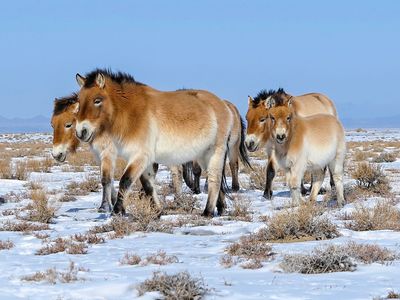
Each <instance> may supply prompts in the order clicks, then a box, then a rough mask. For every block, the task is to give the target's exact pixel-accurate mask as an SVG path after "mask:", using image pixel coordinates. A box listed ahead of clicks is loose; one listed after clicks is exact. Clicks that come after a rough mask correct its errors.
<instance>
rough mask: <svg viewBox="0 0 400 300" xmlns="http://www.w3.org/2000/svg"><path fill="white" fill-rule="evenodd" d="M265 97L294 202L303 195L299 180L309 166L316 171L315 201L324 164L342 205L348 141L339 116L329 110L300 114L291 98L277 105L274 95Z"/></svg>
mask: <svg viewBox="0 0 400 300" xmlns="http://www.w3.org/2000/svg"><path fill="white" fill-rule="evenodd" d="M266 101H267V106H268V108H269V121H268V123H269V124H268V126H269V127H270V134H271V143H272V146H273V148H274V152H275V158H276V162H277V163H278V165H279V166H280V167H281V168H282V169H283V170H285V172H286V180H287V182H288V185H289V187H290V192H291V196H292V199H293V201H294V203H295V204H298V202H299V200H300V199H301V193H300V184H301V180H302V178H303V177H304V172H305V171H306V170H308V171H311V173H312V175H313V180H314V181H313V185H312V189H311V195H310V200H312V201H315V200H316V197H317V194H318V191H319V189H320V188H321V184H322V182H323V180H324V175H325V168H326V166H329V169H330V171H331V172H332V177H333V181H334V182H335V187H336V193H337V201H338V205H339V206H340V207H341V206H343V203H344V196H343V166H344V159H345V155H346V142H345V134H344V129H343V126H342V125H341V123H340V122H339V120H338V119H337V118H336V117H335V116H332V115H327V114H316V115H313V116H309V117H301V116H298V115H296V113H295V112H294V111H293V107H292V106H291V103H292V100H289V101H288V102H287V104H283V105H278V106H275V101H274V99H273V98H269V99H268V100H266Z"/></svg>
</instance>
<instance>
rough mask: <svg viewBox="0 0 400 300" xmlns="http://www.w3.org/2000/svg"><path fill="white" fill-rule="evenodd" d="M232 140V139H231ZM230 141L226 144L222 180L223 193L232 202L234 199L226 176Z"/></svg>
mask: <svg viewBox="0 0 400 300" xmlns="http://www.w3.org/2000/svg"><path fill="white" fill-rule="evenodd" d="M229 139H230V137H229ZM229 139H228V142H227V143H226V152H225V156H224V165H223V167H222V179H221V191H222V192H223V193H224V194H225V195H226V196H227V197H228V198H229V199H231V200H232V197H231V195H230V193H229V186H228V183H227V181H226V175H225V166H226V159H227V157H228V152H229Z"/></svg>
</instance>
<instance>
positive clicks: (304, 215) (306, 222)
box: [258, 203, 340, 241]
mask: <svg viewBox="0 0 400 300" xmlns="http://www.w3.org/2000/svg"><path fill="white" fill-rule="evenodd" d="M265 221H266V224H267V227H266V228H262V229H261V230H260V231H259V232H258V235H259V236H260V239H263V240H266V241H296V240H324V239H332V238H335V237H338V236H339V235H340V234H339V232H338V231H337V228H336V225H335V224H333V223H332V222H331V221H330V220H329V219H328V217H326V216H323V209H322V208H321V207H318V206H316V205H315V204H314V203H303V204H301V205H300V206H299V207H297V208H290V209H287V210H284V211H281V212H278V213H276V214H275V215H273V216H272V217H267V218H266V219H265Z"/></svg>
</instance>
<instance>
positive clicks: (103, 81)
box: [96, 73, 106, 89]
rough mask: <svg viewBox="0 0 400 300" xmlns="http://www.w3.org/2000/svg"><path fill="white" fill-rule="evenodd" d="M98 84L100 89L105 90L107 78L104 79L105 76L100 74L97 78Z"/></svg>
mask: <svg viewBox="0 0 400 300" xmlns="http://www.w3.org/2000/svg"><path fill="white" fill-rule="evenodd" d="M96 84H97V85H98V86H99V88H101V89H102V88H104V86H105V84H106V78H105V77H104V75H103V74H101V73H99V74H97V76H96Z"/></svg>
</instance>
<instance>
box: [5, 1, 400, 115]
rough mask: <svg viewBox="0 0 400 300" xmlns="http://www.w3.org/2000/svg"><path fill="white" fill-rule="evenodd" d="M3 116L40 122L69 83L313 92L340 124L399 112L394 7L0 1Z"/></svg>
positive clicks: (243, 94)
mask: <svg viewBox="0 0 400 300" xmlns="http://www.w3.org/2000/svg"><path fill="white" fill-rule="evenodd" d="M0 41H1V44H0V59H1V73H0V80H1V81H0V82H1V84H0V86H1V96H0V97H1V110H0V115H3V116H6V117H16V116H17V117H30V116H35V115H44V116H50V114H51V111H52V102H53V99H54V98H55V97H58V96H63V95H66V94H69V93H70V92H73V91H75V90H76V89H77V84H76V82H75V73H77V72H79V73H86V72H88V71H90V70H91V69H93V68H95V67H110V68H112V69H113V70H121V71H125V72H128V73H131V74H132V75H134V77H135V78H136V79H137V80H139V81H142V82H144V83H146V84H148V85H151V86H153V87H155V88H157V89H161V90H174V89H177V88H182V87H186V88H200V89H207V90H209V91H212V92H214V93H216V94H217V95H218V96H220V97H221V98H226V99H230V100H231V101H232V102H234V103H235V104H237V105H238V107H239V109H240V110H241V112H242V114H244V113H245V112H246V109H247V95H248V94H250V95H254V94H256V93H257V92H258V91H259V90H260V89H262V88H277V87H284V88H285V89H286V90H287V91H289V92H290V93H292V94H302V93H307V92H313V91H316V92H322V93H326V94H327V95H329V96H330V97H331V98H332V99H333V100H334V101H335V103H336V104H337V107H338V110H339V114H340V116H342V117H370V116H385V115H394V114H397V113H399V112H400V109H399V108H400V104H399V103H400V96H399V86H400V1H386V0H384V1H295V0H293V1H216V0H210V1H171V0H168V1H161V0H160V1H147V0H146V1H145V0H143V1H111V0H109V1H53V0H48V1H1V4H0Z"/></svg>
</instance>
